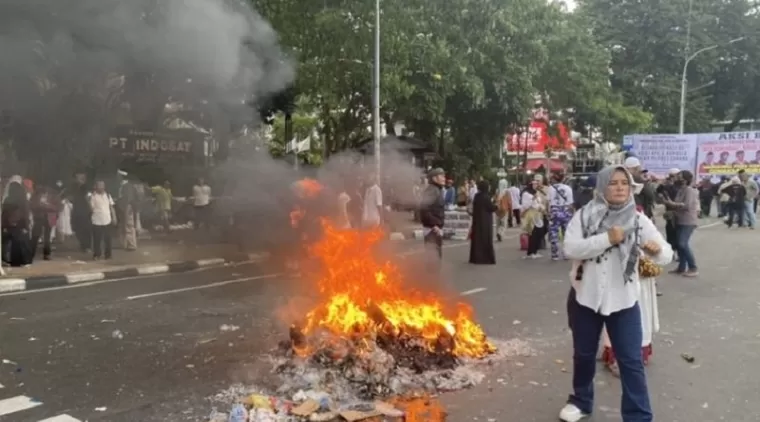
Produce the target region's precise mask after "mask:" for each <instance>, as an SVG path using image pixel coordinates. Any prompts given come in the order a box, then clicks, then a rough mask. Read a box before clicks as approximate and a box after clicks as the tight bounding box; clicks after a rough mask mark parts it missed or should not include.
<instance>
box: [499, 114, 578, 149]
mask: <svg viewBox="0 0 760 422" xmlns="http://www.w3.org/2000/svg"><path fill="white" fill-rule="evenodd" d="M556 129H557V130H556V132H557V135H556V136H552V135H549V123H548V122H547V121H546V120H533V121H532V122H531V124H530V127H528V130H527V131H526V132H522V133H520V134H507V136H506V137H505V138H504V151H507V152H517V153H524V152H525V151H526V149H527V152H528V153H531V152H544V151H546V149H547V147H549V148H551V150H552V151H568V150H570V149H571V147H572V141H571V140H570V134H569V131H568V130H567V127H566V126H565V125H564V124H563V123H561V122H560V123H557V126H556Z"/></svg>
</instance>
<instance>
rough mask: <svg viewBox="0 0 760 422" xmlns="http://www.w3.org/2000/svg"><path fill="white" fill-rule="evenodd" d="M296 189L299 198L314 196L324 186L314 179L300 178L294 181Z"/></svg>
mask: <svg viewBox="0 0 760 422" xmlns="http://www.w3.org/2000/svg"><path fill="white" fill-rule="evenodd" d="M296 189H297V192H298V195H299V196H300V197H301V198H314V197H316V196H317V195H319V194H320V193H321V192H322V190H323V189H324V187H323V186H322V185H321V184H320V183H319V182H317V181H316V180H314V179H309V178H306V179H301V180H299V181H297V182H296Z"/></svg>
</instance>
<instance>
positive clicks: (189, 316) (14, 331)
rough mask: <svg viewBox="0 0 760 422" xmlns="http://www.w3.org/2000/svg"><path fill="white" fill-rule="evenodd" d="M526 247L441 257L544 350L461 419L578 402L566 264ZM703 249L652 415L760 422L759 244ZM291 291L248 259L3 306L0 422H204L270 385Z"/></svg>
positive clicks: (663, 351) (660, 366) (462, 403)
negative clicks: (242, 390) (473, 261)
mask: <svg viewBox="0 0 760 422" xmlns="http://www.w3.org/2000/svg"><path fill="white" fill-rule="evenodd" d="M511 236H516V232H513V234H512V235H511ZM401 243H402V244H403V245H402V246H398V247H399V248H401V249H403V250H404V251H405V252H406V253H413V252H414V250H417V248H418V247H419V245H418V244H416V243H415V242H401ZM516 243H517V241H516V239H515V238H514V237H512V238H511V239H508V240H507V241H506V242H505V243H504V244H500V245H499V249H498V251H497V256H498V259H499V262H498V264H497V265H496V266H489V267H476V266H471V265H468V264H466V259H467V248H466V247H461V246H457V244H451V245H450V247H449V248H447V249H446V251H445V255H446V260H447V264H446V271H447V273H448V275H449V278H450V279H451V280H452V282H453V283H454V285H455V287H456V288H457V289H458V290H459V291H461V292H468V293H469V294H468V296H467V298H468V299H469V300H470V301H471V302H472V303H473V305H474V306H475V308H476V310H477V312H478V315H479V318H480V320H481V322H482V324H483V325H484V327H485V328H486V331H487V332H488V333H489V335H491V336H492V337H494V338H499V339H511V338H520V339H523V340H525V341H527V342H528V344H530V346H531V347H532V348H533V349H534V350H535V351H536V352H537V353H536V355H535V356H532V357H520V358H510V359H508V360H506V361H503V362H501V363H499V364H497V366H495V367H494V368H493V370H492V371H489V375H488V377H487V378H486V380H485V381H484V383H483V384H481V385H479V386H477V387H475V388H474V389H472V390H467V391H460V392H456V393H449V394H446V395H445V400H444V402H445V404H446V407H447V409H448V411H449V414H450V418H449V420H451V421H454V422H459V421H470V420H480V421H486V420H493V421H517V420H519V421H524V422H529V421H553V420H556V414H557V412H558V411H559V408H560V407H561V406H562V404H563V403H564V400H565V398H566V396H567V393H568V391H569V390H568V389H569V386H570V373H569V371H568V370H569V368H570V360H571V359H570V358H571V347H570V337H569V333H568V330H567V328H566V326H567V324H566V316H565V313H564V300H565V297H566V293H567V289H568V288H569V282H568V277H567V272H568V265H567V263H563V262H551V261H548V260H545V261H525V260H522V259H521V255H520V253H519V252H518V251H517V248H516ZM694 244H695V249H696V253H697V257H698V260H699V263H700V264H701V267H700V272H701V275H700V277H699V278H697V279H688V278H681V277H675V276H670V275H667V276H662V277H661V278H660V280H659V285H660V289H661V290H662V291H663V293H664V295H663V296H662V297H661V298H660V318H661V323H662V331H661V332H660V333H659V335H658V336H657V337H656V339H655V347H654V351H655V355H654V359H653V361H652V363H651V365H650V367H649V368H648V370H647V371H648V376H649V382H650V388H651V394H652V398H653V404H654V408H655V414H656V417H657V420H658V421H674V422H675V421H681V422H685V421H696V420H700V421H731V422H740V421H757V420H760V403H759V402H757V401H756V400H755V391H756V388H757V386H758V382H757V379H758V377H759V376H760V369H759V368H758V366H757V365H756V362H757V358H758V350H760V349H759V348H758V345H760V324H759V322H760V317H759V316H758V314H759V313H758V309H759V308H760V289H758V288H757V286H756V280H757V278H756V276H755V275H756V274H757V273H758V270H760V262H758V260H757V259H756V257H755V248H756V245H757V244H758V234H757V233H756V232H753V231H749V230H746V229H744V230H739V229H732V230H728V229H726V228H725V227H721V226H720V225H711V226H708V227H705V228H702V229H700V230H698V231H697V232H696V234H695V238H694ZM297 283H298V281H297V280H294V279H289V278H288V277H285V276H281V275H277V274H274V273H273V271H272V269H270V268H266V267H265V266H264V264H258V265H250V264H249V265H237V266H227V267H222V268H216V269H211V270H205V271H197V272H194V273H189V274H182V275H167V276H154V277H145V278H140V279H133V280H125V281H117V282H108V283H101V284H95V285H87V286H82V287H76V288H66V289H59V290H52V291H42V292H36V293H23V294H14V295H5V296H0V320H2V323H3V325H2V329H1V331H0V358H2V359H3V362H5V363H2V364H0V384H2V385H3V388H0V421H3V422H4V421H14V422H15V421H19V422H37V421H41V420H45V419H46V418H55V419H52V421H53V422H75V421H84V420H88V421H91V422H94V421H109V422H122V421H123V422H132V421H138V420H139V421H146V422H151V421H156V422H158V421H203V420H204V418H205V416H207V415H208V413H209V411H210V403H209V401H208V400H207V398H208V397H210V396H212V395H214V394H216V393H218V392H220V391H222V390H225V389H226V388H228V387H229V386H230V385H231V384H234V383H238V382H239V383H243V384H262V383H264V381H263V380H265V379H267V377H269V374H268V370H269V369H270V367H269V365H268V364H267V363H266V362H263V361H262V360H261V356H262V354H264V353H266V352H267V351H268V350H270V349H271V348H272V347H274V346H275V345H276V344H277V342H278V341H280V340H282V339H283V337H284V335H285V333H286V327H284V326H283V324H282V323H281V322H280V321H281V319H280V318H278V316H277V310H278V309H281V308H282V307H283V305H284V304H286V303H288V301H289V300H290V298H291V296H292V294H291V293H289V292H291V291H293V288H296V290H297V289H298V288H299V286H298V284H297ZM301 288H303V287H301ZM225 324H226V325H228V326H233V327H231V329H230V327H223V325H225ZM237 327H239V329H236V328H237ZM223 328H224V329H223ZM682 353H688V354H691V355H693V356H694V357H695V358H696V360H695V362H694V363H688V362H686V361H685V360H684V359H683V358H682V357H681V354H682ZM597 386H598V389H597V403H596V409H597V413H596V415H595V416H594V419H592V420H593V421H597V422H599V421H604V420H619V416H618V415H619V413H617V412H618V408H619V395H620V387H619V384H618V382H617V380H616V379H615V378H613V377H612V376H611V375H610V374H608V373H606V372H604V371H600V372H599V374H598V377H597ZM25 407H28V408H26V409H24V408H25ZM11 410H18V411H15V412H13V413H11V412H10V411H11ZM62 415H69V416H70V418H71V419H66V418H64V417H63V416H62Z"/></svg>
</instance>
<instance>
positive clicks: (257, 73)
mask: <svg viewBox="0 0 760 422" xmlns="http://www.w3.org/2000/svg"><path fill="white" fill-rule="evenodd" d="M0 51H2V55H3V59H2V60H0V110H10V111H11V112H12V113H13V116H14V118H15V119H17V120H21V121H26V122H27V124H29V125H32V126H36V127H37V128H39V129H46V130H44V131H43V132H45V133H46V135H48V136H51V137H53V138H54V139H57V140H58V142H61V141H62V140H63V139H66V138H77V137H88V136H89V137H91V138H92V141H96V140H100V139H103V138H102V136H103V131H106V130H108V129H109V125H112V124H114V119H115V118H117V117H119V113H120V112H121V113H122V114H124V113H126V114H127V115H130V117H131V121H132V122H133V124H145V122H154V123H155V122H156V121H157V120H159V119H160V117H161V115H162V113H163V111H164V107H165V106H166V104H167V103H168V102H180V103H182V104H183V105H184V109H191V110H193V111H194V112H195V114H196V115H198V116H202V117H200V118H199V120H203V119H204V118H205V119H208V116H210V115H212V114H213V115H214V116H215V118H217V119H218V118H219V116H222V118H223V119H226V120H227V121H229V122H230V123H229V124H234V123H239V124H243V123H245V122H247V121H248V120H250V119H252V118H253V116H255V115H256V113H255V112H254V111H253V110H252V109H251V108H250V107H248V106H246V103H251V102H253V103H255V102H256V101H257V99H260V98H262V97H264V96H266V95H269V94H271V93H273V92H277V91H279V90H281V89H283V88H284V87H285V86H286V85H288V84H289V83H290V82H291V81H292V79H293V76H294V70H293V66H292V64H291V63H290V61H289V60H288V59H287V58H286V57H285V56H284V55H283V54H282V52H281V50H280V48H279V46H278V42H277V35H276V33H275V32H274V31H273V29H272V28H271V27H270V25H269V24H268V23H267V22H265V21H264V20H263V19H262V18H261V17H260V16H259V15H258V14H257V13H256V12H255V11H254V10H252V9H251V8H250V6H249V5H248V4H247V3H245V2H244V1H243V0H129V1H122V0H58V1H53V2H51V1H43V0H3V1H2V2H1V3H0ZM121 118H122V119H123V117H121ZM117 120H118V119H117ZM127 120H129V119H127ZM157 124H159V125H160V123H157ZM229 124H228V125H229ZM50 142H54V141H53V140H52V139H51V141H50Z"/></svg>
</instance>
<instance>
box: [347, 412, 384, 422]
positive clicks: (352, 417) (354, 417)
mask: <svg viewBox="0 0 760 422" xmlns="http://www.w3.org/2000/svg"><path fill="white" fill-rule="evenodd" d="M339 415H340V417H341V418H343V419H345V420H347V421H348V422H354V421H361V420H364V419H369V418H374V417H377V416H382V415H383V414H382V413H380V412H378V411H377V410H369V411H366V412H362V411H359V410H344V411H342V412H340V413H339Z"/></svg>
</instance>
